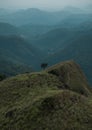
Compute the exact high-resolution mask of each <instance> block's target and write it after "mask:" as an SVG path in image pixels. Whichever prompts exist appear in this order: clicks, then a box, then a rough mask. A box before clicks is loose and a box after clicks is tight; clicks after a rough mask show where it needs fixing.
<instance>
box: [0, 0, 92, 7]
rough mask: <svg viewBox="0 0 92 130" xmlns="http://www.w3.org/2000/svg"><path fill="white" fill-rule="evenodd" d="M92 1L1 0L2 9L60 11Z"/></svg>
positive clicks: (91, 2)
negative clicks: (66, 7)
mask: <svg viewBox="0 0 92 130" xmlns="http://www.w3.org/2000/svg"><path fill="white" fill-rule="evenodd" d="M90 4H92V0H0V8H40V9H60V8H63V7H65V6H77V7H83V6H86V5H90Z"/></svg>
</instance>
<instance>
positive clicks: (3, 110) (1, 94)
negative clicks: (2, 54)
mask: <svg viewBox="0 0 92 130" xmlns="http://www.w3.org/2000/svg"><path fill="white" fill-rule="evenodd" d="M91 129H92V90H91V88H90V86H89V84H88V82H87V80H86V77H85V75H84V74H83V72H82V71H81V69H80V67H79V65H77V64H76V63H75V62H73V61H66V62H62V63H59V64H57V65H54V66H52V67H50V68H48V69H46V70H44V71H42V72H36V73H26V74H22V75H18V76H15V77H12V78H8V79H6V80H4V81H1V82H0V130H91Z"/></svg>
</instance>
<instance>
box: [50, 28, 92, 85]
mask: <svg viewBox="0 0 92 130" xmlns="http://www.w3.org/2000/svg"><path fill="white" fill-rule="evenodd" d="M91 34H92V30H90V31H88V32H86V34H83V35H81V36H80V37H76V39H75V40H73V41H71V42H70V43H69V44H68V45H67V46H66V47H65V48H64V49H63V50H61V51H59V52H57V53H56V54H54V55H53V56H51V58H50V61H49V63H51V64H55V63H57V62H60V61H61V60H62V61H64V60H70V59H73V60H75V61H76V62H78V63H79V64H80V65H81V67H82V68H83V69H84V72H85V73H86V75H87V77H88V79H89V81H90V83H91V84H92V78H91V77H92V72H91V64H92V58H91V57H92V36H91Z"/></svg>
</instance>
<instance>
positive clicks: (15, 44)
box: [0, 35, 42, 73]
mask: <svg viewBox="0 0 92 130" xmlns="http://www.w3.org/2000/svg"><path fill="white" fill-rule="evenodd" d="M40 54H42V53H41V52H40V51H39V50H38V49H37V48H35V47H34V46H32V45H31V44H29V42H27V41H26V40H25V39H24V38H23V37H20V36H17V35H8V36H5V35H4V36H0V63H1V66H0V72H2V70H4V72H5V71H6V72H8V71H10V70H7V67H5V65H7V66H9V65H10V63H11V64H15V67H14V68H16V65H24V66H31V67H32V68H36V67H38V66H37V65H39V66H40V60H41V58H40ZM5 62H6V63H7V64H5ZM3 63H4V64H3ZM2 64H3V65H2ZM8 64H9V65H8ZM20 67H21V66H20ZM11 68H12V65H11ZM20 69H21V68H20ZM36 69H37V68H36ZM8 73H11V72H8Z"/></svg>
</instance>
